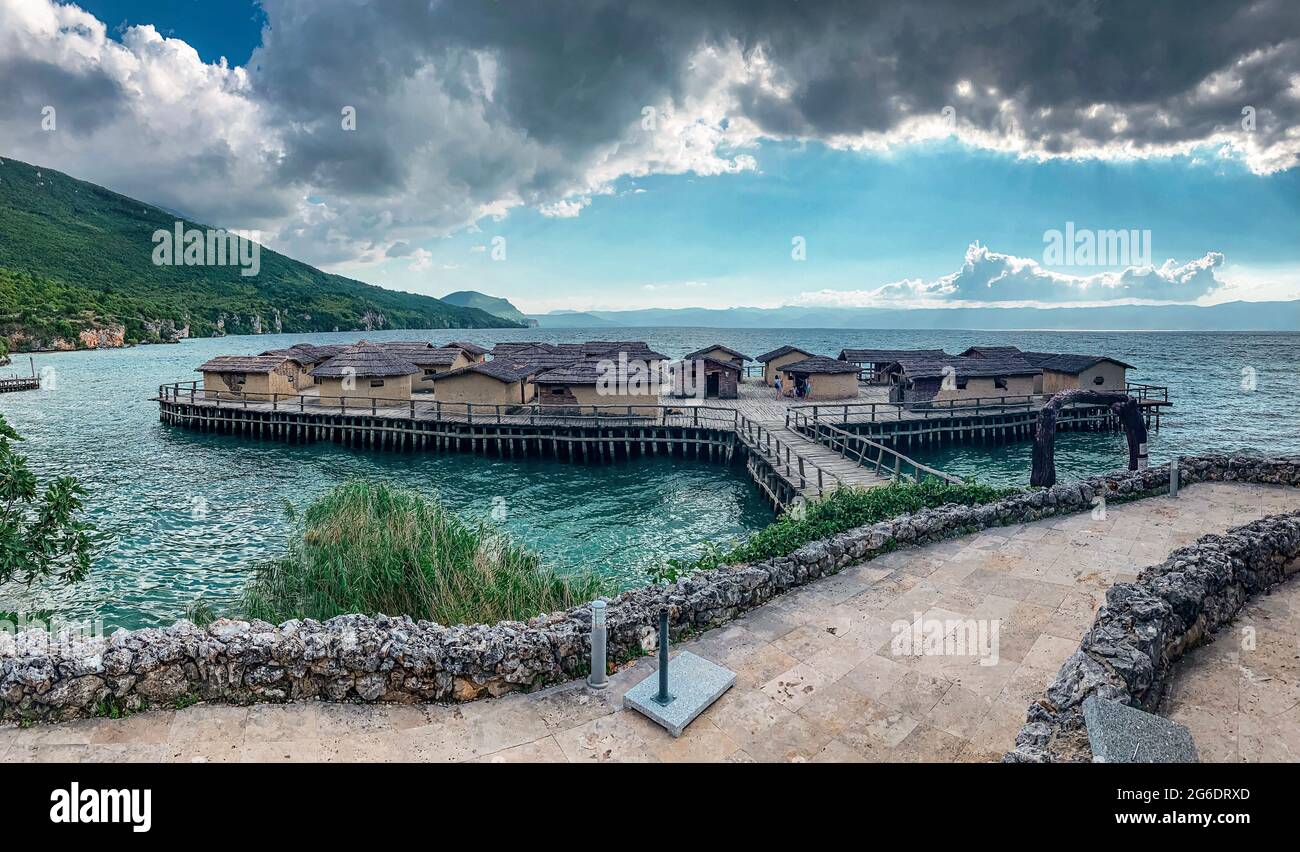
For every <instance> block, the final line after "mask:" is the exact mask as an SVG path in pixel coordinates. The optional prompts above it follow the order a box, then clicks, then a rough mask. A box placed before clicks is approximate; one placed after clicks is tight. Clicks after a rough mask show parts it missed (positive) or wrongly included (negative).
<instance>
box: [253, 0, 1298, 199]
mask: <svg viewBox="0 0 1300 852" xmlns="http://www.w3.org/2000/svg"><path fill="white" fill-rule="evenodd" d="M265 5H266V7H267V11H268V13H269V15H270V19H271V21H272V25H273V32H272V35H271V37H270V39H269V40H268V43H267V46H266V47H265V48H264V49H263V50H262V51H260V52H259V53H258V54H257V55H256V56H255V57H254V62H255V63H259V64H260V65H261V66H262V71H261V72H260V74H259V75H257V76H256V78H255V86H256V88H257V91H258V92H259V95H260V96H261V97H263V98H265V99H266V100H267V102H268V103H269V104H271V105H273V106H274V107H275V108H276V109H278V110H279V111H281V113H282V114H283V115H284V116H285V118H287V119H290V120H292V121H293V122H294V127H295V130H294V132H292V133H291V134H290V135H289V136H288V137H287V142H288V156H287V157H286V160H285V162H284V168H285V170H286V171H285V173H286V175H287V176H289V177H294V178H308V177H310V178H314V179H318V180H323V181H325V182H327V183H329V182H331V181H332V182H335V183H336V184H337V186H338V187H339V188H341V189H342V188H345V189H348V190H352V191H356V190H360V189H363V188H364V187H365V186H366V184H367V183H368V182H370V183H372V184H373V188H374V189H375V190H376V191H384V190H387V189H389V188H391V187H392V186H393V184H394V182H395V181H400V180H402V179H403V170H404V169H405V168H409V166H408V165H405V164H407V163H408V155H409V154H410V153H411V148H412V147H413V146H418V138H412V133H411V130H412V128H420V134H416V135H417V137H418V136H419V135H421V134H424V133H427V134H429V135H433V134H436V133H437V132H439V130H440V128H439V127H438V126H437V120H436V118H437V116H436V115H435V114H433V111H436V110H437V106H436V105H435V101H432V100H431V101H430V103H428V104H427V105H426V106H425V107H423V108H426V109H428V110H430V111H431V114H430V115H428V116H418V115H412V114H411V113H410V110H411V109H416V110H419V109H421V107H420V106H419V105H413V104H412V103H411V102H410V100H409V99H408V98H405V97H398V98H394V93H395V92H399V91H402V90H403V89H404V87H405V86H406V85H407V84H408V83H410V82H412V81H416V80H418V79H419V75H420V74H421V73H422V72H427V71H428V69H436V73H435V74H434V75H433V76H432V77H431V78H430V79H429V80H427V81H426V82H427V84H428V85H429V87H430V89H433V88H435V87H436V88H437V89H438V90H440V93H441V95H442V96H443V97H445V98H447V99H448V100H449V101H450V102H451V103H453V104H457V103H458V104H471V103H472V104H477V105H479V106H481V107H482V109H481V116H482V119H483V122H484V125H483V127H481V128H479V130H481V131H482V132H484V133H486V134H492V133H493V132H494V129H501V128H508V129H510V130H512V131H514V132H516V133H518V134H519V135H520V137H521V138H523V139H527V140H529V141H531V142H537V143H540V144H542V145H544V146H546V147H547V148H550V149H552V150H553V151H555V152H558V153H559V156H558V157H557V158H556V160H557V162H555V163H552V164H551V167H550V168H549V169H548V168H538V167H537V166H538V164H535V163H532V162H528V161H527V158H526V157H525V163H524V169H523V178H524V179H523V180H522V181H521V182H520V184H519V188H520V189H522V190H525V193H524V194H526V195H534V194H536V195H544V194H545V193H546V192H548V191H552V192H553V191H558V190H561V189H564V188H566V187H567V186H568V185H569V184H572V183H574V182H575V181H578V179H579V176H580V174H581V173H582V171H583V169H584V167H585V166H586V165H587V162H588V160H589V158H590V157H591V156H592V155H593V153H594V152H596V151H597V150H599V149H601V148H603V147H605V146H610V145H614V144H617V143H618V142H619V140H620V139H622V138H624V137H625V136H626V135H627V132H628V128H629V126H633V125H634V124H635V122H636V120H637V118H638V116H639V111H640V109H641V107H642V105H645V104H659V103H662V102H664V101H665V100H667V101H673V100H677V99H679V98H680V97H681V96H682V95H683V93H684V92H686V91H688V90H689V89H690V88H691V87H692V85H696V84H698V81H696V80H694V79H693V73H694V72H693V70H692V68H691V67H690V63H691V58H692V57H693V56H694V55H695V54H696V53H697V51H699V50H700V49H701V48H703V47H705V46H710V45H713V46H718V47H720V48H727V47H729V46H732V45H734V46H736V48H738V50H739V51H740V52H741V55H742V56H747V57H752V56H754V55H756V53H757V52H761V53H762V55H764V56H765V57H766V60H767V62H768V63H769V64H770V66H771V68H772V69H773V70H774V71H775V73H776V74H777V76H778V77H779V78H780V81H781V82H782V83H783V85H782V86H781V87H779V89H777V90H775V91H774V90H772V89H770V88H764V87H763V86H761V85H760V84H759V81H757V80H753V79H737V80H733V81H728V82H729V87H728V93H729V94H730V95H731V96H732V97H733V98H734V108H735V109H736V110H737V111H738V112H739V113H740V114H741V115H743V117H745V118H747V119H749V120H750V121H751V122H753V123H754V124H755V125H756V126H757V128H758V129H759V131H760V132H762V133H763V134H770V135H773V136H800V137H811V138H819V137H836V136H853V135H856V134H862V133H877V134H888V133H889V132H890V131H891V130H892V129H894V128H896V127H898V126H899V125H900V124H901V123H902V122H904V121H905V120H906V119H908V118H909V117H912V116H917V115H927V114H934V113H938V112H939V111H940V110H942V109H943V107H944V106H946V105H953V106H954V108H955V110H956V113H957V117H958V119H959V121H960V122H962V123H963V125H968V126H970V127H972V128H974V129H976V130H981V131H987V132H991V133H993V134H996V135H999V136H1001V135H1005V134H1007V133H1008V130H1009V128H1012V127H1014V128H1016V129H1017V130H1016V132H1017V133H1018V134H1019V135H1020V136H1022V137H1023V139H1021V140H1018V144H1023V145H1024V146H1026V147H1028V148H1030V149H1034V148H1040V149H1041V150H1042V151H1044V152H1047V153H1068V152H1071V151H1074V150H1079V149H1086V148H1089V147H1097V146H1107V145H1128V146H1135V147H1136V148H1137V149H1142V148H1144V147H1147V146H1171V145H1178V144H1182V143H1189V142H1197V141H1200V140H1204V139H1207V138H1209V137H1210V136H1212V135H1213V134H1215V133H1216V132H1235V131H1237V130H1238V129H1239V127H1238V125H1239V121H1240V118H1241V112H1240V111H1241V108H1242V107H1243V106H1247V105H1249V106H1253V107H1254V108H1255V109H1256V110H1257V111H1258V112H1259V120H1258V124H1257V131H1256V132H1257V133H1259V134H1260V140H1259V141H1260V146H1261V147H1265V148H1266V147H1268V146H1269V145H1270V144H1272V143H1273V142H1275V141H1277V140H1279V139H1281V138H1282V136H1283V134H1284V133H1285V131H1286V130H1287V129H1288V128H1290V127H1292V126H1294V125H1295V124H1296V123H1297V121H1296V119H1297V113H1298V112H1300V98H1297V95H1296V87H1297V84H1296V82H1295V78H1294V75H1295V74H1296V73H1297V50H1298V42H1297V37H1298V34H1300V14H1298V13H1297V12H1296V10H1295V8H1294V7H1291V8H1288V6H1287V4H1286V3H1285V2H1282V0H1271V1H1269V2H1254V3H1246V2H1232V1H1231V0H1228V2H1213V3H1208V2H1202V3H1187V2H1154V3H1140V4H1135V3H1127V2H1081V3H1046V2H1026V0H1005V1H1004V2H991V3H970V2H966V0H960V2H957V1H956V0H953V2H934V3H909V4H899V3H890V4H866V3H849V2H821V3H819V2H809V0H803V2H789V0H785V2H754V1H753V0H747V2H715V3H707V4H703V3H694V2H689V3H688V2H658V3H653V4H651V3H622V2H618V3H615V2H600V0H582V2H546V3H533V2H515V3H504V2H484V0H459V2H442V3H431V4H426V3H410V2H407V3H403V2H397V3H382V4H372V5H370V6H366V7H360V6H358V5H356V4H352V3H319V2H305V1H304V0H267V2H266V4H265ZM1252 55H1254V57H1255V58H1254V59H1250V57H1252ZM483 57H488V58H490V60H491V62H492V63H493V64H494V66H495V77H494V79H493V80H492V81H491V82H492V90H491V92H490V95H491V97H490V100H485V96H486V94H487V92H486V91H485V83H484V79H483V76H482V73H483V68H482V58H483ZM1216 72H1224V73H1226V74H1227V75H1228V80H1225V86H1224V87H1223V88H1222V89H1221V90H1219V91H1212V90H1204V89H1202V88H1201V87H1202V84H1204V83H1205V82H1206V81H1207V79H1209V78H1210V77H1211V76H1212V75H1213V74H1215V73H1216ZM960 81H968V82H969V83H970V84H971V85H972V86H973V89H974V91H973V93H972V95H971V96H970V97H969V98H967V99H963V98H961V97H959V96H958V95H957V94H955V90H954V87H955V86H956V85H957V84H958V83H959V82H960ZM353 101H355V102H356V104H357V106H358V108H359V109H360V110H361V112H362V116H363V120H364V121H365V122H366V123H368V124H370V125H371V127H370V129H371V131H372V132H374V133H376V134H379V135H381V136H382V137H383V138H382V139H381V140H378V141H376V142H374V143H372V144H370V145H365V146H358V145H357V144H356V143H355V141H354V140H352V139H349V138H347V137H345V136H342V135H340V134H338V133H337V132H336V129H337V128H336V125H337V120H336V119H337V111H338V105H339V103H340V102H347V103H352V102H353ZM445 118H447V119H448V120H454V119H455V115H454V113H449V114H448V115H446V116H445ZM462 131H464V132H473V131H472V130H468V129H466V128H451V129H449V130H448V132H451V133H456V132H462ZM444 153H445V152H444ZM455 153H457V154H458V155H459V156H462V157H464V159H462V160H460V161H458V162H457V167H458V171H460V170H465V171H464V172H463V173H464V174H466V178H465V182H466V183H467V184H469V185H476V184H477V183H478V182H479V181H482V180H486V181H488V183H489V185H490V184H491V183H492V182H493V180H492V174H494V172H492V173H487V172H488V171H489V170H488V169H487V168H486V167H487V166H488V165H489V163H490V164H491V166H492V168H493V169H495V168H498V167H501V166H506V167H508V166H509V162H508V160H509V156H508V154H505V152H503V151H501V150H500V148H499V146H498V145H496V144H489V145H486V146H485V147H483V148H482V149H474V150H468V151H458V152H455ZM500 156H505V161H504V162H503V161H500V160H498V159H496V158H497V157H500ZM1292 156H1294V154H1292ZM480 157H481V158H483V159H482V160H480ZM477 165H482V166H483V167H484V168H476V166H477Z"/></svg>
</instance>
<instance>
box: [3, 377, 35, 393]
mask: <svg viewBox="0 0 1300 852" xmlns="http://www.w3.org/2000/svg"><path fill="white" fill-rule="evenodd" d="M40 387H41V377H40V376H17V377H10V378H0V393H14V392H15V391H25V390H39V389H40Z"/></svg>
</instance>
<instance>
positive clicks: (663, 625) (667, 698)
mask: <svg viewBox="0 0 1300 852" xmlns="http://www.w3.org/2000/svg"><path fill="white" fill-rule="evenodd" d="M654 702H655V703H656V704H658V705H659V706H660V707H667V706H668V705H669V704H671V703H672V702H673V696H672V694H671V693H669V692H668V607H663V608H661V609H660V610H659V694H658V695H656V696H655V697H654Z"/></svg>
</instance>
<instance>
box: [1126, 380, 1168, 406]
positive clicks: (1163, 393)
mask: <svg viewBox="0 0 1300 852" xmlns="http://www.w3.org/2000/svg"><path fill="white" fill-rule="evenodd" d="M1124 393H1126V394H1128V395H1129V396H1131V397H1133V398H1135V399H1136V400H1137V401H1138V402H1169V388H1167V387H1165V386H1164V385H1142V384H1138V383H1137V382H1125V383H1124Z"/></svg>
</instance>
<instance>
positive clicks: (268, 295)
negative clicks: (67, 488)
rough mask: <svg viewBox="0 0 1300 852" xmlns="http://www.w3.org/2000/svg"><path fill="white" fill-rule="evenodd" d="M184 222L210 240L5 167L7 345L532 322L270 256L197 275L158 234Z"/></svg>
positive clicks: (0, 186) (147, 212) (99, 194)
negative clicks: (164, 252)
mask: <svg viewBox="0 0 1300 852" xmlns="http://www.w3.org/2000/svg"><path fill="white" fill-rule="evenodd" d="M178 222H179V229H180V232H181V234H182V235H184V233H185V232H186V231H187V230H191V229H193V230H195V231H196V233H197V232H202V233H203V234H205V235H206V233H207V232H208V231H209V230H210V229H208V228H207V227H206V226H204V225H199V224H197V223H193V222H189V221H185V220H181V219H180V218H179V217H178V216H176V214H174V213H169V212H167V211H166V210H162V209H160V208H158V207H154V206H152V205H149V204H145V203H144V202H142V201H137V200H135V199H133V198H128V197H126V196H124V195H119V194H117V193H115V192H111V191H109V190H107V189H105V188H104V187H102V186H96V185H95V184H93V183H86V182H85V181H80V180H76V179H75V178H72V177H69V176H68V175H65V174H62V173H60V172H56V171H53V170H51V169H47V168H44V167H41V166H33V165H29V164H27V163H23V162H20V161H18V160H10V159H6V158H3V157H0V337H3V338H4V339H5V340H6V342H7V345H8V346H9V347H10V348H11V349H13V350H19V351H22V350H35V349H74V348H85V347H92V346H121V345H124V344H129V343H136V342H142V343H143V342H163V341H171V340H176V339H179V338H182V337H209V336H213V335H219V334H259V333H263V332H279V331H284V332H310V331H358V330H371V329H387V328H421V329H423V328H506V327H517V326H519V325H521V324H522V316H521V317H520V318H519V321H511V320H510V319H502V318H501V317H498V316H494V315H493V314H491V313H488V312H485V311H482V310H478V309H477V308H474V307H460V306H456V305H449V304H446V303H444V302H441V301H439V300H437V299H434V298H432V297H430V296H419V295H416V294H414V293H403V292H400V291H397V290H387V289H384V288H382V287H375V286H373V285H370V284H365V283H363V282H361V281H354V280H352V279H350V278H344V277H342V276H340V275H331V274H328V273H325V272H322V271H320V270H319V269H316V268H314V267H312V266H308V265H307V264H305V263H300V262H298V261H296V260H293V259H291V258H288V257H285V256H284V255H282V254H277V253H276V252H273V251H271V250H270V249H267V248H265V247H259V250H258V252H257V266H258V268H257V274H256V275H242V274H241V271H244V270H248V269H251V268H252V267H251V265H249V264H245V265H243V266H242V267H241V266H240V265H235V264H231V263H229V262H227V263H226V264H225V265H216V264H214V263H212V262H211V260H212V259H211V258H209V257H208V256H207V255H206V254H205V255H204V256H203V257H202V258H201V259H202V260H203V261H204V262H202V263H195V264H190V265H186V264H185V262H184V261H185V260H188V258H184V257H182V254H183V253H188V249H187V248H185V247H184V245H182V246H180V247H177V248H176V249H175V253H174V254H173V255H172V257H171V258H170V259H168V258H165V257H162V256H160V255H159V254H157V249H158V248H159V247H160V245H161V243H160V242H158V241H155V239H154V236H155V234H156V233H157V232H158V231H164V232H168V233H169V234H174V233H176V231H177V227H178ZM187 241H188V239H186V240H185V241H183V242H187ZM251 246H252V243H248V244H247V247H248V248H249V249H250V251H249V255H250V257H251V255H252V251H251ZM213 254H214V256H215V253H213ZM160 260H163V261H168V260H170V261H174V262H161V263H160V262H159V261H160ZM228 260H229V259H228Z"/></svg>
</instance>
